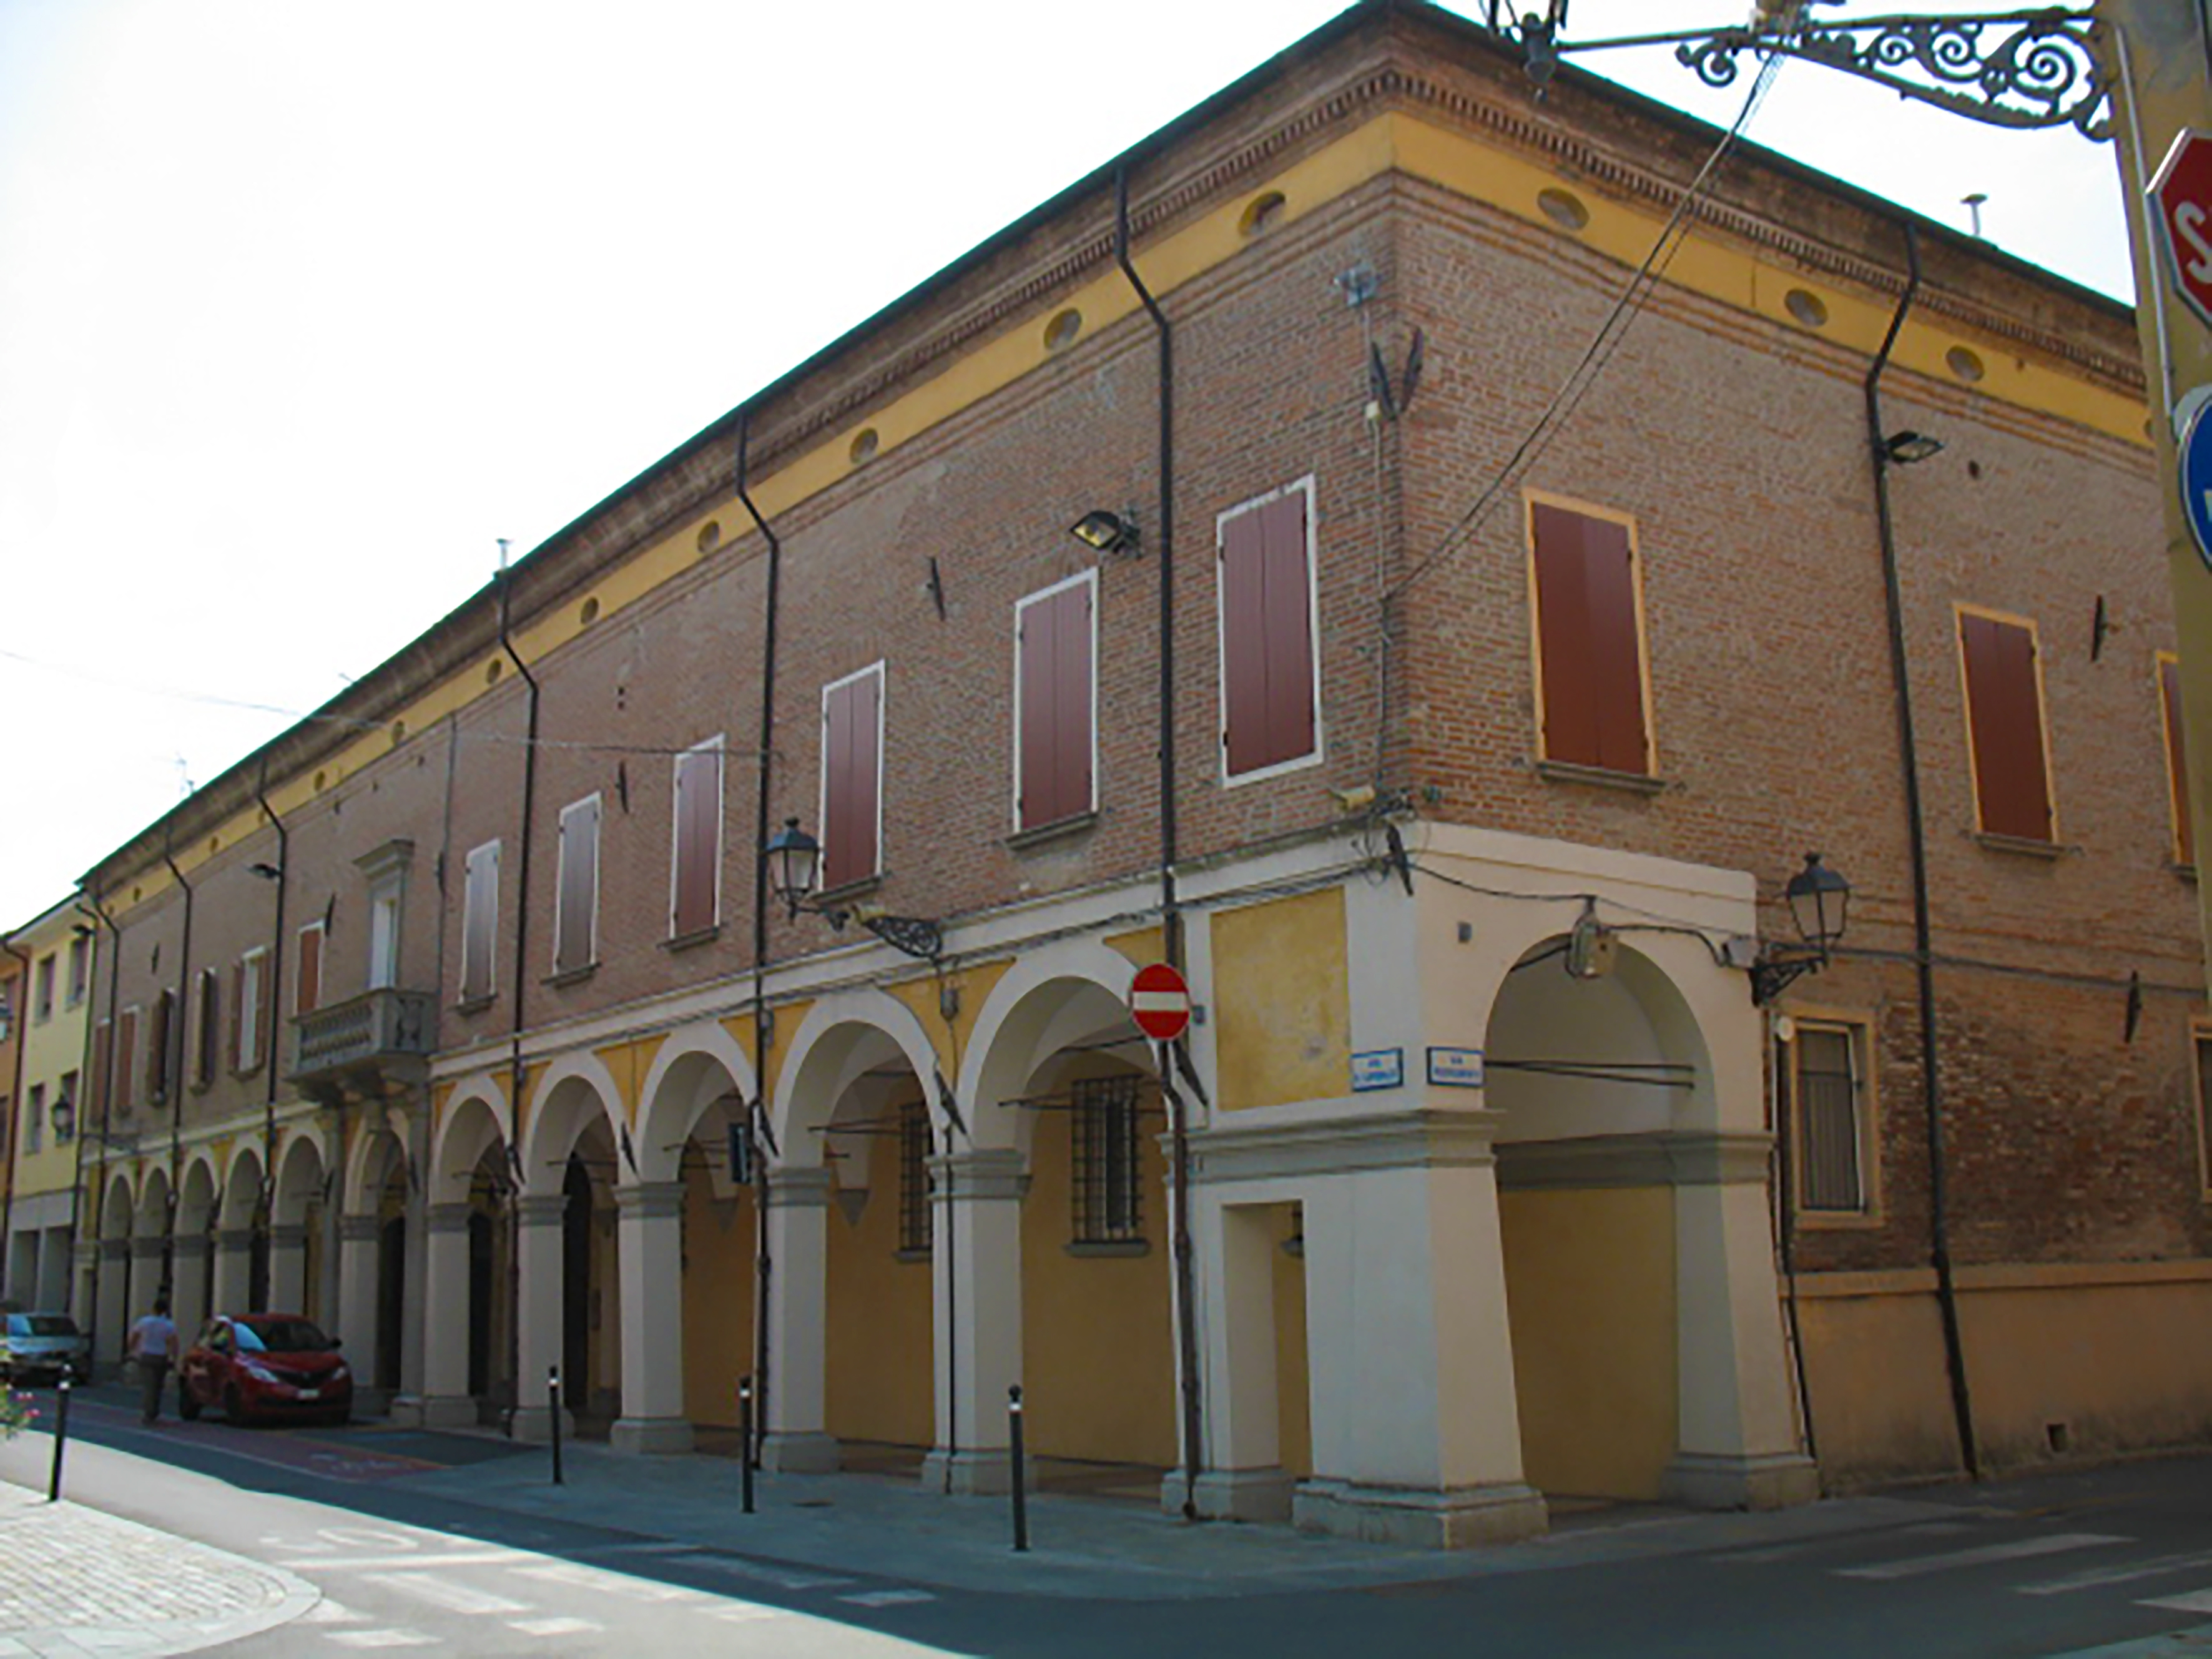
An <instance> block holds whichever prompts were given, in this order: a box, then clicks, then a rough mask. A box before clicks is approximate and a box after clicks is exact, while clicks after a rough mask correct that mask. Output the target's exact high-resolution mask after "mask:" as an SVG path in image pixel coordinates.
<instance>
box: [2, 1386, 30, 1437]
mask: <svg viewBox="0 0 2212 1659" xmlns="http://www.w3.org/2000/svg"><path fill="white" fill-rule="evenodd" d="M38 1419H39V1408H38V1407H36V1406H33V1404H32V1403H31V1396H30V1395H27V1394H19V1393H17V1392H16V1391H15V1389H0V1440H13V1439H14V1438H15V1437H16V1436H17V1435H19V1434H21V1433H22V1431H24V1430H25V1429H27V1428H29V1427H30V1426H31V1425H32V1424H33V1423H35V1422H37V1421H38Z"/></svg>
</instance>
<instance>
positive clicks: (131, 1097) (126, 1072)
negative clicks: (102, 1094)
mask: <svg viewBox="0 0 2212 1659" xmlns="http://www.w3.org/2000/svg"><path fill="white" fill-rule="evenodd" d="M137 1061H138V1011H137V1009H136V1008H125V1010H124V1011H123V1018H120V1019H119V1020H118V1021H117V1022H116V1023H115V1107H116V1109H117V1110H118V1111H124V1112H127V1111H129V1110H130V1109H131V1108H132V1107H133V1106H135V1105H137V1103H138V1064H137Z"/></svg>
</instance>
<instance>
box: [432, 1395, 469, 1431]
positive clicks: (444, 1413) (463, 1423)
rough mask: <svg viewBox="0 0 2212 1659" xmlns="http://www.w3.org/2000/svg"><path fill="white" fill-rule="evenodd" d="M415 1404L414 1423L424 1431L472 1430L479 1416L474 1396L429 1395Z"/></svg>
mask: <svg viewBox="0 0 2212 1659" xmlns="http://www.w3.org/2000/svg"><path fill="white" fill-rule="evenodd" d="M416 1407H417V1413H418V1415H417V1417H416V1422H417V1424H418V1425H419V1426H421V1427H422V1428H426V1429H472V1428H474V1427H476V1425H477V1419H478V1418H479V1416H480V1415H481V1413H478V1412H477V1401H476V1396H475V1395H468V1394H429V1395H422V1397H421V1398H420V1399H419V1400H418V1401H416Z"/></svg>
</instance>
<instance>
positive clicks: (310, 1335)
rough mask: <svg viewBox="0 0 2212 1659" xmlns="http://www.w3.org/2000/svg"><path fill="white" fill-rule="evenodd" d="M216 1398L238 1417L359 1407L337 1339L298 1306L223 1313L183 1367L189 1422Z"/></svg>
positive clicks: (182, 1399) (310, 1414) (328, 1413)
mask: <svg viewBox="0 0 2212 1659" xmlns="http://www.w3.org/2000/svg"><path fill="white" fill-rule="evenodd" d="M210 1406H220V1407H222V1412H223V1415H224V1416H226V1417H228V1419H230V1420H231V1421H232V1422H234V1423H251V1422H254V1421H257V1420H270V1419H300V1418H315V1419H321V1420H323V1421H325V1422H331V1423H343V1422H344V1421H346V1419H349V1417H351V1416H352V1415H353V1373H352V1371H351V1370H349V1368H348V1367H347V1365H346V1363H345V1361H344V1360H343V1359H342V1358H339V1357H338V1344H337V1338H335V1337H331V1336H325V1334H323V1330H322V1328H321V1327H320V1326H319V1325H317V1324H316V1323H315V1322H314V1321H313V1320H312V1319H305V1318H302V1317H301V1316H299V1315H298V1314H218V1315H216V1316H215V1317H214V1318H213V1319H210V1321H208V1322H207V1326H206V1328H204V1330H202V1331H201V1332H200V1335H199V1340H198V1341H197V1342H195V1343H193V1344H192V1346H191V1348H189V1349H188V1350H186V1352H185V1358H184V1360H183V1363H182V1364H179V1367H178V1376H177V1410H178V1411H179V1413H181V1414H182V1415H183V1417H184V1419H185V1421H186V1422H190V1421H191V1420H192V1419H194V1418H196V1417H197V1416H198V1415H199V1414H200V1413H201V1412H203V1411H204V1410H205V1409H206V1408H207V1407H210Z"/></svg>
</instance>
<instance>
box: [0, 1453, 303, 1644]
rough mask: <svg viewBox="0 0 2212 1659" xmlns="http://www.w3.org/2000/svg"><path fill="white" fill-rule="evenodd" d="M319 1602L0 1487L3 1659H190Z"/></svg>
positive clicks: (64, 1505) (290, 1587)
mask: <svg viewBox="0 0 2212 1659" xmlns="http://www.w3.org/2000/svg"><path fill="white" fill-rule="evenodd" d="M320 1599H321V1594H320V1592H319V1591H318V1590H317V1589H315V1587H314V1586H313V1585H312V1584H309V1583H306V1582H305V1581H304V1580H302V1579H300V1578H296V1577H294V1576H293V1575H292V1574H290V1573H289V1572H281V1571H277V1570H276V1569H275V1568H272V1567H264V1566H261V1565H258V1564H256V1563H254V1562H252V1561H247V1560H245V1559H241V1558H240V1557H238V1556H235V1555H229V1554H226V1553H224V1552H222V1551H221V1550H215V1549H209V1548H207V1547H205V1546H204V1545H199V1544H194V1543H188V1542H186V1541H185V1540H183V1539H181V1538H177V1537H173V1536H172V1535H170V1534H167V1533H162V1532H156V1531H155V1530H154V1529H153V1528H150V1527H142V1526H140V1525H139V1524H138V1523H137V1522H135V1521H125V1520H122V1519H120V1518H118V1516H112V1515H106V1514H103V1513H102V1512H101V1511H100V1510H92V1509H87V1508H85V1507H84V1506H83V1505H82V1504H72V1503H70V1502H69V1501H67V1500H66V1499H64V1501H63V1502H61V1503H58V1504H48V1503H47V1502H46V1498H45V1494H43V1493H41V1492H30V1491H27V1490H26V1489H25V1488H23V1487H21V1486H9V1485H6V1484H4V1483H0V1659H16V1656H20V1655H25V1654H37V1655H40V1656H41V1659H82V1656H86V1655H93V1654H97V1655H100V1656H103V1659H152V1656H155V1655H159V1654H173V1653H191V1652H194V1651H196V1650H198V1649H201V1648H207V1647H212V1646H214V1645H215V1644H217V1643H219V1642H234V1641H237V1640H240V1638H245V1637H248V1636H253V1635H257V1634H258V1633H259V1632H262V1631H264V1630H268V1629H270V1628H271V1627H272V1626H277V1625H281V1624H283V1623H284V1622H285V1621H286V1620H291V1619H296V1618H298V1617H299V1616H300V1615H301V1613H305V1612H306V1611H307V1609H308V1608H309V1607H313V1605H314V1604H315V1603H316V1601H319V1600H320Z"/></svg>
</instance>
